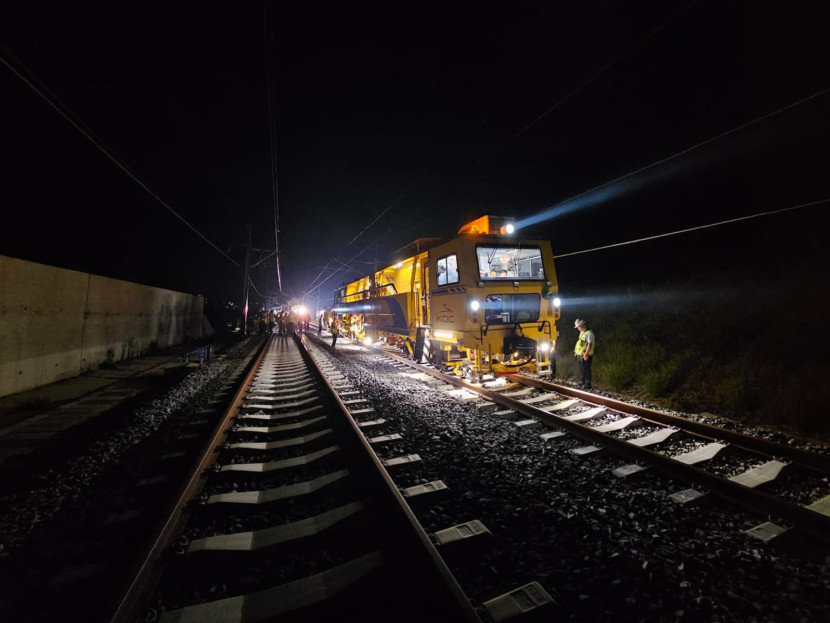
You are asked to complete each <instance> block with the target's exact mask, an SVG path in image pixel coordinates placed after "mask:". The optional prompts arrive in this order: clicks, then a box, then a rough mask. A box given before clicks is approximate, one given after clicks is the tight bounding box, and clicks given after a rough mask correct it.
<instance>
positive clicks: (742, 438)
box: [505, 374, 830, 474]
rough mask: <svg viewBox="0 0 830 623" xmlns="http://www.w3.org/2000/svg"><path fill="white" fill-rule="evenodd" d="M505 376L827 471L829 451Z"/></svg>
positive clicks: (565, 388)
mask: <svg viewBox="0 0 830 623" xmlns="http://www.w3.org/2000/svg"><path fill="white" fill-rule="evenodd" d="M505 378H507V379H508V380H509V381H512V382H514V383H522V384H523V385H529V386H531V387H535V388H536V389H542V390H547V391H554V392H557V393H559V394H564V395H566V396H573V397H574V398H579V399H581V400H583V401H585V402H588V403H591V404H595V405H598V406H605V407H609V408H611V409H614V410H615V411H622V412H624V413H626V414H632V415H637V416H639V417H640V418H642V419H644V420H649V421H652V422H657V423H659V424H668V425H670V426H677V427H678V428H682V429H683V430H685V431H691V432H693V433H696V434H698V435H703V436H704V437H709V438H716V439H722V440H724V441H728V442H729V443H730V444H732V445H734V446H736V447H738V448H742V449H744V450H749V451H751V452H760V453H762V454H767V455H769V456H774V457H777V458H785V459H789V460H790V461H792V462H794V463H798V464H799V465H801V466H803V467H808V468H810V469H814V470H816V471H820V472H822V473H825V474H830V454H816V453H814V452H808V451H806V450H802V449H800V448H791V447H790V446H785V445H783V444H780V443H775V442H774V441H768V440H766V439H759V438H757V437H751V436H748V435H743V434H741V433H738V432H735V431H731V430H727V429H725V428H721V427H719V426H713V425H712V424H705V423H703V422H696V421H694V420H689V419H687V418H684V417H681V416H678V415H672V414H670V413H665V412H663V411H656V410H655V409H649V408H648V407H641V406H638V405H632V404H629V403H627V402H623V401H621V400H615V399H613V398H606V397H605V396H599V395H597V394H592V393H590V392H586V391H580V390H578V389H574V388H572V387H568V386H566V385H559V384H558V383H551V382H549V381H545V380H542V379H534V378H532V377H527V376H520V375H518V374H510V375H508V376H506V377H505Z"/></svg>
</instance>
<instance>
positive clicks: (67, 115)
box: [0, 45, 239, 266]
mask: <svg viewBox="0 0 830 623" xmlns="http://www.w3.org/2000/svg"><path fill="white" fill-rule="evenodd" d="M0 48H2V50H3V52H4V53H5V55H6V56H8V57H11V58H14V56H13V55H12V54H11V53H10V52H9V51H8V50H7V49H6V47H5V46H2V45H0ZM0 62H1V63H3V64H4V65H5V66H6V67H8V69H9V71H11V72H12V73H13V74H14V75H15V76H17V77H18V78H20V80H22V81H23V82H24V83H25V84H26V85H27V86H28V87H29V88H30V89H32V90H33V91H34V92H35V93H37V94H38V95H39V96H40V98H41V99H42V100H43V101H44V102H46V103H47V104H48V105H49V106H50V107H51V108H52V109H54V110H55V111H56V112H57V113H58V114H59V115H60V116H61V117H63V118H64V119H66V121H68V122H69V123H70V124H71V125H72V127H74V128H75V129H76V130H78V132H80V133H81V134H83V135H84V136H85V137H86V138H87V140H89V142H91V143H92V144H93V145H95V147H96V148H98V150H99V151H100V152H101V153H102V154H104V155H105V156H106V157H107V158H109V160H111V161H112V162H113V164H115V166H117V167H118V168H119V169H121V170H122V171H123V172H124V173H126V174H127V176H128V177H129V178H130V179H131V180H133V181H134V182H135V183H136V184H138V185H139V186H140V187H141V188H142V189H143V190H144V191H145V192H146V193H147V194H148V195H150V196H151V197H152V198H153V199H155V200H156V201H158V202H159V203H160V204H161V205H162V206H163V207H164V208H166V209H167V210H168V211H169V212H170V213H171V214H172V215H173V216H175V217H176V218H177V219H179V220H180V221H181V222H182V223H184V224H185V225H186V226H187V227H188V228H189V229H190V230H191V231H193V232H194V233H195V234H196V235H197V236H199V237H200V238H201V239H202V240H204V241H205V242H207V243H208V244H209V245H210V246H211V247H213V248H214V249H215V250H216V251H218V252H219V253H220V254H222V255H223V256H224V257H225V258H227V259H228V260H230V261H231V262H232V263H233V264H235V265H236V266H239V262H237V261H236V260H235V259H233V258H232V257H231V256H230V255H228V254H227V253H225V252H224V251H223V250H222V249H220V248H219V247H217V246H216V245H215V244H213V242H211V240H210V239H208V237H207V236H205V235H204V234H203V233H202V232H200V231H199V230H198V229H196V228H195V227H194V226H193V225H191V224H190V223H189V222H188V221H187V220H186V219H185V218H184V217H183V216H182V215H181V214H179V213H178V212H176V211H175V210H174V209H173V208H172V207H171V206H170V205H169V204H168V203H167V202H166V201H164V199H162V198H161V197H159V195H158V194H157V193H156V192H155V191H153V190H152V189H151V188H150V187H149V186H148V185H147V184H146V183H145V182H144V180H142V179H141V178H140V177H139V176H138V174H137V173H134V172H133V171H132V170H131V169H130V167H129V166H128V165H127V164H126V163H125V162H123V161H122V160H121V159H120V158H119V157H118V156H117V155H116V154H115V153H114V152H113V151H112V150H110V149H108V148H107V147H105V146H104V145H103V143H102V142H101V141H100V140H99V139H98V138H97V137H96V136H95V135H94V133H93V132H92V131H91V130H89V129H88V128H87V127H86V124H85V123H83V121H81V119H80V117H78V116H77V115H76V114H75V113H74V112H72V110H71V109H70V108H69V107H68V106H66V104H64V103H63V102H62V101H61V100H60V98H58V97H57V96H56V95H55V94H54V93H52V92H51V91H50V90H49V89H48V88H47V87H46V86H45V85H43V83H42V82H41V81H40V80H39V79H37V77H35V75H34V73H33V72H32V71H31V70H30V69H28V68H27V67H26V66H25V65H24V64H23V63H21V62H20V61H19V60H18V59H16V58H15V62H16V63H17V64H18V65H19V66H20V67H21V68H23V70H25V72H26V73H27V74H28V75H29V76H31V78H29V77H28V76H26V75H24V74H23V72H22V71H20V70H18V69H17V68H16V67H14V66H13V65H12V64H11V63H10V62H9V61H8V60H7V59H6V58H5V57H4V56H0ZM35 83H37V84H35Z"/></svg>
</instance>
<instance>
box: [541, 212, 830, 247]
mask: <svg viewBox="0 0 830 623" xmlns="http://www.w3.org/2000/svg"><path fill="white" fill-rule="evenodd" d="M822 203H830V197H828V198H827V199H819V200H818V201H811V202H809V203H802V204H799V205H796V206H790V207H788V208H781V209H780V210H770V211H768V212H759V213H757V214H750V215H748V216H739V217H737V218H730V219H727V220H725V221H718V222H717V223H707V224H706V225H698V226H696V227H687V228H686V229H678V230H677V231H670V232H667V233H665V234H656V235H654V236H646V237H645V238H637V239H636V240H627V241H625V242H617V243H615V244H607V245H604V246H601V247H594V248H593V249H584V250H582V251H572V252H571V253H562V254H560V255H555V256H554V259H557V260H558V259H561V258H563V257H570V256H572V255H582V254H583V253H593V252H594V251H602V250H603V249H613V248H614V247H624V246H626V245H629V244H637V243H639V242H647V241H649V240H656V239H657V238H666V237H668V236H676V235H678V234H685V233H688V232H690V231H697V230H699V229H709V228H710V227H718V226H720V225H727V224H729V223H737V222H738V221H746V220H749V219H753V218H759V217H761V216H771V215H773V214H781V213H782V212H790V211H792V210H799V209H801V208H809V207H812V206H815V205H820V204H822Z"/></svg>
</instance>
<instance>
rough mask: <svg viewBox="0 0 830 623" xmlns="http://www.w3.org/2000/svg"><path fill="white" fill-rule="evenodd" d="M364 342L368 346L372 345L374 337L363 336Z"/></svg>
mask: <svg viewBox="0 0 830 623" xmlns="http://www.w3.org/2000/svg"><path fill="white" fill-rule="evenodd" d="M363 343H364V344H366V346H371V345H372V338H370V337H364V338H363Z"/></svg>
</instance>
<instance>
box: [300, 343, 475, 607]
mask: <svg viewBox="0 0 830 623" xmlns="http://www.w3.org/2000/svg"><path fill="white" fill-rule="evenodd" d="M298 342H299V343H300V345H301V348H300V351H301V352H302V353H303V354H304V355H305V356H306V357H307V358H308V359H309V360H310V361H311V363H312V366H313V369H314V371H315V372H316V374H317V375H318V377H319V378H320V380H321V381H322V383H323V384H325V386H326V387H327V388H328V390H329V392H330V393H331V396H332V398H333V400H334V402H335V403H336V404H337V405H338V407H339V408H340V410H341V411H342V412H343V415H344V419H345V420H346V421H347V422H348V424H349V426H350V427H351V430H352V432H353V433H354V436H355V438H356V440H357V442H358V443H359V444H360V445H361V446H362V447H363V449H364V450H365V453H366V457H367V458H368V459H369V460H370V461H371V463H372V465H373V466H374V469H375V470H376V471H377V473H378V476H380V478H381V479H382V481H383V483H384V485H385V489H386V491H385V492H386V493H388V494H389V495H390V496H391V498H392V499H393V500H394V502H395V504H396V505H397V506H398V507H399V508H400V510H401V512H402V513H403V515H404V517H405V518H406V521H407V524H408V526H409V529H410V530H411V534H412V535H413V536H415V537H416V538H417V540H418V541H419V542H420V544H421V546H422V547H423V551H424V553H425V554H426V555H427V556H428V557H429V562H430V565H431V566H432V568H433V569H434V570H435V571H436V572H437V573H438V575H439V577H440V578H441V579H442V581H443V582H444V586H445V587H446V588H447V589H448V590H449V591H450V594H451V596H452V598H453V600H454V601H455V602H456V603H457V604H458V607H459V609H460V612H461V613H462V614H463V616H464V620H466V621H468V622H469V623H481V618H480V617H479V616H478V614H477V613H476V611H475V609H474V608H473V606H472V604H471V603H470V600H469V598H468V597H467V595H466V594H465V593H464V590H463V589H462V588H461V585H460V584H458V580H456V578H455V576H454V575H453V573H452V571H450V568H449V567H448V566H447V564H446V563H445V562H444V559H443V557H442V556H441V554H440V553H439V552H438V550H437V549H436V547H435V545H434V544H433V543H432V540H431V539H430V538H429V535H428V534H427V532H426V531H425V530H424V528H423V526H422V525H421V523H420V522H419V521H418V518H417V517H416V516H415V514H414V513H413V512H412V509H411V508H410V507H409V504H408V503H407V502H406V500H405V499H404V497H403V495H402V494H401V492H400V490H399V489H398V486H397V485H396V484H395V482H394V481H393V480H392V478H391V477H390V476H389V473H388V472H387V471H386V468H385V467H384V465H383V463H381V461H380V459H379V458H378V456H377V454H375V451H374V449H373V448H372V446H371V445H370V444H369V441H368V440H367V439H366V436H365V435H364V434H363V431H361V430H360V427H359V426H358V425H357V423H356V422H355V421H354V418H352V416H351V415H350V412H349V409H348V407H347V406H346V405H345V404H344V403H343V400H342V399H341V398H340V396H339V395H338V394H337V392H336V391H335V389H334V387H333V386H332V385H331V383H329V380H328V379H327V378H326V375H325V374H323V373H322V371H320V370H319V369H318V367H317V364H316V362H315V361H314V358H313V356H312V355H311V353H310V352H309V350H308V344H306V335H305V334H303V335H302V336H301V338H300V339H299V340H298ZM326 347H328V345H326ZM327 352H331V351H330V350H329V349H328V348H327ZM447 614H449V613H447Z"/></svg>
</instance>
